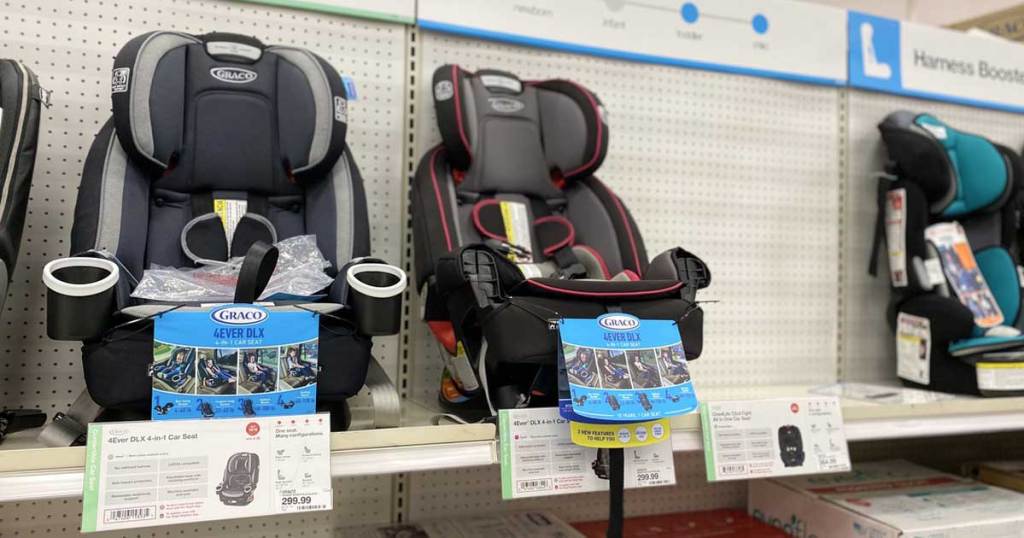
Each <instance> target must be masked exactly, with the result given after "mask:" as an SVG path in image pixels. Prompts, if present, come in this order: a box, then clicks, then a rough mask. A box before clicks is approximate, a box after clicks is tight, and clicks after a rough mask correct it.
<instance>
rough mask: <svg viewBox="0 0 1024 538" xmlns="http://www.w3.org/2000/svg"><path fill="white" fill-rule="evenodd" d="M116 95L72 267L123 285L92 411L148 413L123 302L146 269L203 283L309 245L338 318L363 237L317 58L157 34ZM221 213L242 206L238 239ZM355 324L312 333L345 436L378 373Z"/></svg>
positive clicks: (127, 304)
mask: <svg viewBox="0 0 1024 538" xmlns="http://www.w3.org/2000/svg"><path fill="white" fill-rule="evenodd" d="M111 95H112V104H113V115H112V117H111V119H110V120H108V121H107V122H106V124H105V125H104V126H103V127H102V129H101V130H100V132H99V134H98V135H97V136H96V139H95V141H94V142H93V145H92V148H91V149H90V150H89V155H88V157H87V159H86V162H85V166H84V170H83V173H82V182H81V187H80V189H79V193H78V202H77V205H76V207H75V218H74V226H73V228H72V231H71V252H72V253H74V254H76V255H82V254H85V255H91V256H102V257H105V258H108V259H110V260H113V261H115V262H116V263H117V264H118V265H119V266H120V268H121V271H120V276H121V279H120V281H119V283H118V285H117V298H116V301H117V311H116V312H113V313H110V314H109V315H110V323H109V326H108V330H107V331H106V332H105V333H104V334H100V335H96V337H95V338H93V339H89V340H87V341H85V342H84V346H83V350H82V352H83V365H84V369H85V381H86V384H87V387H88V392H89V395H91V397H92V400H93V401H94V402H95V403H97V404H99V405H100V406H102V407H104V408H106V409H108V410H121V411H127V412H131V411H139V412H147V411H148V409H149V405H148V404H149V399H150V386H151V380H150V377H149V375H150V374H149V372H148V369H149V368H150V365H151V363H152V355H153V349H152V348H153V331H152V323H149V322H148V321H143V322H142V323H140V322H139V320H138V319H137V318H135V317H133V316H128V315H125V314H126V310H125V309H126V308H131V307H138V306H140V304H141V303H142V301H139V300H136V299H133V298H132V297H130V294H131V292H132V289H133V287H134V286H135V284H136V283H137V282H138V280H139V278H141V276H142V273H143V271H144V270H145V269H147V268H150V267H152V266H154V265H160V266H170V267H196V266H198V265H200V264H201V263H203V261H204V260H214V261H223V260H227V259H228V258H229V257H235V256H246V255H247V254H248V253H249V252H250V249H251V247H253V245H255V244H257V243H258V242H261V243H273V242H275V241H278V240H281V239H285V238H289V237H293V236H298V235H306V234H315V235H316V242H317V245H318V247H319V249H320V251H321V253H322V254H323V256H324V257H325V258H326V259H327V261H328V262H330V264H331V268H330V269H329V270H328V272H329V274H330V275H331V276H334V277H335V284H334V285H333V286H331V287H330V288H329V289H327V290H324V291H323V293H324V294H325V295H326V297H325V298H324V299H323V301H322V302H326V303H334V304H336V306H337V305H345V303H346V296H345V294H346V292H345V290H346V289H347V286H345V285H344V284H343V282H344V275H343V274H342V273H343V272H344V271H345V270H346V269H347V264H350V263H351V262H353V261H354V260H358V259H360V258H362V257H365V256H368V254H369V251H370V237H369V225H368V221H367V210H366V199H365V194H364V190H363V183H362V179H361V177H360V175H359V170H358V168H357V167H356V163H355V160H354V159H353V156H352V154H351V152H350V151H349V149H348V146H347V145H346V143H345V133H346V127H347V126H346V122H347V105H346V96H345V89H344V86H343V84H342V80H341V77H340V76H339V74H338V73H337V71H336V70H335V69H334V68H333V67H332V66H331V65H330V64H328V63H327V61H325V60H324V59H323V58H321V57H319V56H317V55H316V54H314V53H312V52H310V51H308V50H305V49H301V48H296V47H286V46H276V45H264V44H263V43H261V42H260V41H258V40H256V39H255V38H251V37H246V36H241V35H235V34H224V33H211V34H206V35H200V36H196V35H189V34H185V33H179V32H165V31H157V32H150V33H146V34H143V35H140V36H138V37H136V38H134V39H132V40H131V41H129V42H128V43H127V44H126V45H125V46H124V47H123V48H122V49H121V50H120V52H119V53H118V54H117V57H116V59H115V61H114V69H113V78H112V87H111ZM222 199H223V200H245V201H246V209H245V211H246V213H245V215H244V217H242V218H241V220H240V221H239V222H238V224H237V226H236V228H235V230H234V234H233V236H232V237H231V238H228V237H227V235H226V232H225V228H224V226H223V224H222V222H221V219H220V217H219V216H218V214H217V213H215V212H214V201H215V200H222ZM243 271H244V269H243ZM255 296H258V293H257V294H255ZM237 297H238V296H237V293H236V300H237ZM279 304H280V303H279ZM150 306H154V305H150ZM300 306H301V305H300ZM307 307H309V305H307ZM353 315H354V314H353V313H352V312H351V311H350V309H347V308H341V309H340V310H336V311H335V312H334V313H333V314H330V315H327V314H323V315H321V317H320V320H321V330H320V340H319V343H320V346H321V347H320V350H321V353H320V362H319V377H318V385H317V399H318V403H320V404H322V405H328V406H330V407H331V408H332V410H333V411H335V413H334V416H332V420H335V419H341V420H342V421H344V419H345V417H347V414H346V413H347V408H346V407H345V405H344V402H345V400H346V399H347V398H349V397H350V396H352V395H354V394H356V393H357V392H358V391H359V390H360V389H361V387H362V386H363V385H364V381H365V380H366V377H367V369H368V367H371V366H372V367H373V368H377V366H376V363H375V361H373V359H372V357H371V354H370V348H371V340H370V336H371V335H364V334H359V333H357V332H356V331H355V330H354V329H353V324H352V322H351V318H352V317H353ZM79 422H81V420H79ZM334 426H335V427H341V426H344V424H343V423H341V424H339V423H338V422H335V424H334Z"/></svg>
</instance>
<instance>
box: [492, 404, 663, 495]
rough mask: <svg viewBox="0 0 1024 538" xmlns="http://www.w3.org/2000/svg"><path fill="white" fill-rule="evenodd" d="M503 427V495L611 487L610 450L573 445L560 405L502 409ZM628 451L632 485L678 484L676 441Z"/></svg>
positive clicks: (626, 476) (626, 471)
mask: <svg viewBox="0 0 1024 538" xmlns="http://www.w3.org/2000/svg"><path fill="white" fill-rule="evenodd" d="M498 427H499V428H500V432H501V496H502V498H503V499H518V498H522V497H541V496H545V495H561V494H566V493H582V492H586V491H607V490H608V473H609V462H608V458H607V452H606V451H605V452H604V454H602V453H601V452H599V451H598V449H596V448H588V447H584V446H580V445H576V444H573V442H572V439H571V435H570V431H569V421H568V420H566V419H564V418H562V416H561V415H559V413H558V408H556V407H542V408H534V409H502V410H500V411H498ZM624 451H625V452H624V454H623V456H624V466H623V482H624V484H625V487H626V488H641V487H650V486H666V485H671V484H675V483H676V472H675V463H674V461H673V459H672V442H671V441H669V440H666V442H662V443H657V444H653V445H645V446H639V447H632V448H626V449H624Z"/></svg>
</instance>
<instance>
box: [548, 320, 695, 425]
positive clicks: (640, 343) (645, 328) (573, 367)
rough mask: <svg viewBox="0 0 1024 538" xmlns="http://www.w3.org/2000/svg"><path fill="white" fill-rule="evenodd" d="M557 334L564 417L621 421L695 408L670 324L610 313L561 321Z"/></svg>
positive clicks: (676, 336) (676, 335)
mask: <svg viewBox="0 0 1024 538" xmlns="http://www.w3.org/2000/svg"><path fill="white" fill-rule="evenodd" d="M559 334H560V337H561V347H560V349H559V363H560V365H564V372H565V378H566V379H567V380H568V389H569V391H568V392H569V394H568V395H564V394H560V396H563V397H561V398H560V400H562V402H561V403H562V405H560V406H559V407H560V409H561V414H562V416H563V417H565V418H567V419H570V420H575V421H580V422H602V421H610V422H623V421H637V420H652V419H657V418H661V417H669V416H673V415H680V414H683V413H687V412H690V411H693V410H694V409H696V408H697V396H696V395H695V394H694V392H693V384H692V383H691V382H690V371H689V368H688V367H687V365H686V356H685V355H684V353H683V345H682V342H681V340H680V338H679V329H678V328H677V326H676V324H675V322H673V321H671V320H654V319H645V320H641V319H639V318H637V317H635V316H631V315H629V314H620V313H613V314H605V315H603V316H600V317H598V318H597V319H571V318H568V319H564V320H562V321H561V323H560V327H559Z"/></svg>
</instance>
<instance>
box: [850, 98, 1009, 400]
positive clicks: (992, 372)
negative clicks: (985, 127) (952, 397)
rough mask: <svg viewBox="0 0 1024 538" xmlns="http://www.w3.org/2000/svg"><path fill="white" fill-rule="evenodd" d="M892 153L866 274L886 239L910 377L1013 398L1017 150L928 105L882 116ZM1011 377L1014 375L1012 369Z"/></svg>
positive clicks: (903, 370) (901, 367)
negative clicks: (925, 110)
mask: <svg viewBox="0 0 1024 538" xmlns="http://www.w3.org/2000/svg"><path fill="white" fill-rule="evenodd" d="M878 128H879V130H880V131H881V134H882V140H883V141H884V144H885V148H886V150H887V153H888V155H889V159H890V163H889V165H888V169H887V172H888V174H883V175H882V176H881V177H880V178H879V184H878V220H877V222H876V230H875V232H876V233H875V245H874V247H873V249H872V259H871V264H870V267H869V272H870V273H871V274H875V271H876V268H877V261H878V252H879V250H880V247H881V244H882V240H883V238H884V240H885V243H886V245H887V251H888V262H889V275H890V281H891V284H892V301H891V302H890V305H889V312H888V314H887V316H888V321H889V323H890V325H891V326H893V327H894V328H895V329H896V333H897V334H896V341H897V355H898V373H899V376H900V378H901V379H902V380H903V382H904V383H905V384H908V385H911V386H916V387H922V388H930V389H936V390H941V391H948V392H958V393H967V394H979V393H980V394H985V395H1009V394H1016V393H1021V392H1022V391H1024V383H1020V382H1019V381H1018V382H1014V381H1013V379H1012V375H1013V374H1014V373H1015V372H1017V371H1019V367H1020V366H1021V365H1022V364H1024V336H1022V335H1021V329H1022V328H1024V308H1022V298H1024V295H1022V286H1024V278H1022V273H1021V270H1020V258H1019V257H1020V243H1019V237H1020V236H1019V233H1020V230H1019V226H1020V222H1021V221H1020V211H1021V198H1020V183H1021V181H1022V179H1021V178H1022V177H1024V176H1022V174H1021V164H1020V158H1019V157H1018V156H1017V154H1016V153H1014V151H1013V150H1011V149H1009V148H1007V147H1004V146H1001V145H998V144H995V143H993V142H991V141H989V140H987V139H985V138H983V137H981V136H978V135H974V134H970V133H966V132H963V131H960V130H958V129H956V128H954V127H952V126H950V125H948V124H946V123H944V122H942V121H941V120H939V119H938V118H936V117H935V116H932V115H930V114H917V113H913V112H909V111H896V112H893V113H891V114H889V115H888V116H886V118H885V119H884V120H883V121H882V122H881V123H880V124H879V126H878ZM1006 374H1011V375H1010V377H1007V375H1006Z"/></svg>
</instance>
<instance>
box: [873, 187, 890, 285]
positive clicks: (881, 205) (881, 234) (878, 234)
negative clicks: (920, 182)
mask: <svg viewBox="0 0 1024 538" xmlns="http://www.w3.org/2000/svg"><path fill="white" fill-rule="evenodd" d="M889 183H890V181H889V179H888V178H886V177H885V176H880V177H879V178H878V185H877V187H876V190H875V202H876V204H877V205H878V214H877V215H876V216H875V234H874V239H873V240H872V242H871V259H870V260H869V261H868V274H869V275H871V276H877V275H878V251H879V250H881V249H882V243H883V242H884V241H885V198H886V194H887V193H888V192H889Z"/></svg>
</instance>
